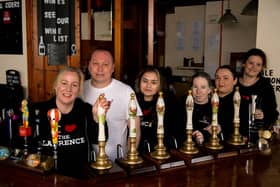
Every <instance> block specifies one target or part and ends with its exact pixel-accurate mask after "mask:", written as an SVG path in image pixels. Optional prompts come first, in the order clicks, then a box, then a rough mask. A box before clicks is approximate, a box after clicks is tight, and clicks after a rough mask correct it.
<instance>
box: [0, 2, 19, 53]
mask: <svg viewBox="0 0 280 187" xmlns="http://www.w3.org/2000/svg"><path fill="white" fill-rule="evenodd" d="M21 8H22V3H21V0H15V1H1V2H0V41H1V42H0V54H23V46H22V10H21Z"/></svg>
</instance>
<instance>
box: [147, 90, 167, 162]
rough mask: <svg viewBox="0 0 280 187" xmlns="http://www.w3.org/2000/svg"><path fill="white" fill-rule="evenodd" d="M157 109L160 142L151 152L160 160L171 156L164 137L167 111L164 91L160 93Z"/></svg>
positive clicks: (152, 155)
mask: <svg viewBox="0 0 280 187" xmlns="http://www.w3.org/2000/svg"><path fill="white" fill-rule="evenodd" d="M156 110H157V118H158V124H157V138H158V144H157V145H156V146H155V151H154V152H152V153H151V157H153V158H155V159H158V160H165V159H168V158H169V157H170V155H169V153H167V152H166V147H165V146H164V143H163V139H164V126H163V119H164V112H165V104H164V100H163V93H162V92H160V93H159V97H158V100H157V105H156Z"/></svg>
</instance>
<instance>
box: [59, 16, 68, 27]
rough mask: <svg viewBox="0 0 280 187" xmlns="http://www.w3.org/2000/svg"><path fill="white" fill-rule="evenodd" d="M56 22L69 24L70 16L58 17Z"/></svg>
mask: <svg viewBox="0 0 280 187" xmlns="http://www.w3.org/2000/svg"><path fill="white" fill-rule="evenodd" d="M56 23H57V24H61V25H64V24H69V18H68V17H66V18H57V20H56Z"/></svg>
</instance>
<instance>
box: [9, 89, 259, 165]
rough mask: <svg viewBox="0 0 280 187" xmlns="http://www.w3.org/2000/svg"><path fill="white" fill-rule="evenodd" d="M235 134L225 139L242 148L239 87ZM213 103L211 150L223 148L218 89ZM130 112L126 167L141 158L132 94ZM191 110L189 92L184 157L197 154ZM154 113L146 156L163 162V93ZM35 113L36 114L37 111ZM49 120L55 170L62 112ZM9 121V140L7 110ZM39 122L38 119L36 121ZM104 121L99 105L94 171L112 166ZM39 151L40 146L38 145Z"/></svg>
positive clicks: (26, 133) (22, 132)
mask: <svg viewBox="0 0 280 187" xmlns="http://www.w3.org/2000/svg"><path fill="white" fill-rule="evenodd" d="M102 97H103V96H102V95H100V97H99V99H102ZM233 97H234V98H233V102H234V120H233V124H234V132H233V134H232V136H231V138H230V139H229V140H228V143H229V144H232V145H234V146H241V145H245V141H244V139H243V138H242V136H241V134H240V133H239V127H240V118H239V110H240V102H241V96H240V93H239V89H238V87H236V90H235V93H234V96H233ZM255 101H256V96H255V95H253V96H252V104H251V107H250V108H251V109H250V123H249V140H248V146H252V144H253V142H252V141H251V138H250V133H251V132H250V131H252V129H253V128H255V127H254V120H255V118H254V114H255V110H256V107H255V106H256V103H255ZM211 104H212V124H211V128H212V129H211V130H212V134H211V137H210V140H209V142H206V144H205V146H206V147H207V148H209V149H211V150H221V149H223V145H222V144H221V142H220V140H219V137H218V109H219V97H218V95H217V89H214V93H213V95H212V98H211ZM27 106H28V102H27V100H23V101H22V106H21V111H22V125H21V126H19V136H20V137H23V139H24V146H23V147H24V150H23V153H24V155H25V156H26V155H27V154H28V142H27V141H28V137H30V136H31V135H32V129H31V127H30V126H29V120H28V118H29V111H28V107H27ZM128 110H129V121H130V129H129V136H128V144H129V145H128V148H129V149H128V152H127V157H126V158H121V159H120V162H122V163H124V164H127V165H131V166H134V165H139V164H142V163H143V159H142V158H141V156H139V154H138V151H137V147H136V127H135V123H136V121H135V120H136V114H137V107H136V96H135V94H134V93H132V94H131V97H130V103H129V106H128ZM193 110H194V99H193V96H192V92H191V90H189V91H188V96H187V99H186V113H187V122H186V137H187V138H186V140H185V142H184V144H183V146H182V147H181V148H179V151H180V152H182V153H184V154H186V155H194V154H197V153H198V152H199V150H198V148H197V147H196V146H195V143H194V142H193V140H192V131H193V124H192V115H193ZM156 111H157V118H158V120H157V121H158V122H157V140H158V143H157V145H156V146H155V151H154V152H151V153H150V154H149V155H150V156H151V157H152V158H154V159H157V160H166V159H168V158H170V154H169V153H168V152H167V151H166V147H165V145H164V141H163V140H164V121H163V119H164V113H165V103H164V99H163V93H162V92H160V93H159V97H158V100H157V104H156ZM37 112H38V111H37ZM47 115H48V118H49V122H50V125H51V135H52V144H53V160H54V167H55V168H57V157H58V155H57V149H58V123H59V120H60V118H61V113H60V111H59V110H58V109H51V110H49V111H48V114H47ZM8 116H9V117H10V118H9V119H10V120H9V124H8V125H9V138H10V140H11V139H12V136H13V135H12V124H11V123H12V121H11V119H12V116H13V113H12V111H8ZM36 120H39V119H36ZM105 120H106V114H105V110H104V109H103V108H102V107H101V106H98V125H99V132H98V145H99V150H98V153H97V155H96V158H95V161H94V162H93V163H92V164H91V167H92V168H94V169H97V170H108V169H110V168H111V167H112V166H113V164H112V161H111V160H109V159H108V156H107V155H106V152H105V146H106V137H105ZM38 125H39V123H38V124H36V126H35V135H36V136H39V127H38ZM38 147H39V148H40V145H39V146H38Z"/></svg>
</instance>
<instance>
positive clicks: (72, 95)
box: [31, 67, 109, 178]
mask: <svg viewBox="0 0 280 187" xmlns="http://www.w3.org/2000/svg"><path fill="white" fill-rule="evenodd" d="M83 81H84V80H83V73H82V72H81V71H80V69H77V68H73V67H65V68H64V69H62V70H61V71H60V72H59V73H58V75H57V78H56V80H55V82H54V90H55V96H54V97H53V98H51V99H50V100H49V101H46V102H41V103H35V104H34V105H33V107H31V108H32V109H33V113H32V114H33V115H32V118H31V119H33V122H32V123H31V124H35V123H39V136H38V137H36V141H39V142H40V144H41V146H42V150H43V154H52V151H53V145H52V136H51V126H50V123H49V121H48V116H47V112H48V111H49V110H50V109H53V108H57V109H58V110H59V111H60V113H61V119H60V121H59V122H58V161H57V164H58V172H59V173H61V174H64V175H69V176H73V177H78V178H80V177H83V176H84V168H86V165H87V163H88V162H89V153H90V151H91V150H90V147H91V143H94V142H97V137H98V124H97V122H96V121H95V120H94V119H97V104H98V103H100V104H101V105H102V107H103V108H104V109H105V111H107V110H108V108H109V103H108V102H107V101H106V99H105V98H104V99H103V100H101V101H92V102H93V106H91V105H90V104H87V103H84V102H83V101H82V100H81V99H80V98H79V96H80V93H81V87H82V84H83ZM35 110H36V111H37V112H38V111H39V114H37V115H35V114H34V113H35ZM35 121H36V122H35Z"/></svg>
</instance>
